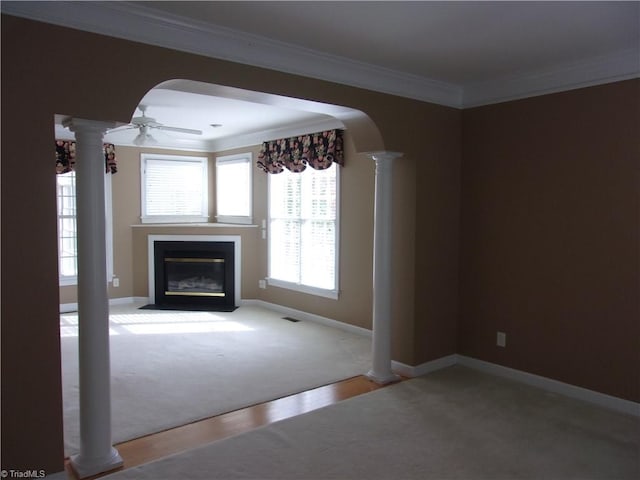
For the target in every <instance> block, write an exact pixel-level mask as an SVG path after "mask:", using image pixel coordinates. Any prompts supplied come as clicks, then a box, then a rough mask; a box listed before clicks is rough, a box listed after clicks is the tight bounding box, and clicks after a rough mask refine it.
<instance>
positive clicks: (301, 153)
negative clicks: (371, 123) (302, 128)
mask: <svg viewBox="0 0 640 480" xmlns="http://www.w3.org/2000/svg"><path fill="white" fill-rule="evenodd" d="M342 133H343V132H342V130H327V131H324V132H318V133H311V134H308V135H299V136H297V137H290V138H281V139H279V140H271V141H269V142H264V143H263V144H262V148H261V149H260V153H259V154H258V160H257V162H256V163H257V165H258V167H260V168H261V169H262V170H264V171H265V172H267V173H280V172H282V171H283V170H284V169H285V168H286V169H288V170H290V171H291V172H294V173H295V172H302V171H303V170H304V169H305V168H307V165H309V166H310V167H311V168H314V169H316V170H324V169H326V168H329V167H330V166H331V164H332V163H333V162H335V163H337V164H338V165H344V153H343V149H342Z"/></svg>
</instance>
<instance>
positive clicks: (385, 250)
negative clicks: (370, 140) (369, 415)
mask: <svg viewBox="0 0 640 480" xmlns="http://www.w3.org/2000/svg"><path fill="white" fill-rule="evenodd" d="M401 155H402V154H401V153H396V152H377V153H373V154H371V155H370V156H371V158H372V159H373V160H375V162H376V187H375V208H374V227H373V340H372V355H373V365H372V367H371V370H369V372H368V373H367V377H369V378H370V379H371V380H373V381H374V382H376V383H379V384H386V383H391V382H395V381H398V380H399V379H400V377H399V376H398V375H396V374H395V373H393V372H392V371H391V288H392V286H391V256H392V254H393V250H392V244H391V233H392V209H391V207H392V195H393V194H392V186H393V171H392V168H393V159H394V158H398V157H400V156H401Z"/></svg>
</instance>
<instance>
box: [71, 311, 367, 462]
mask: <svg viewBox="0 0 640 480" xmlns="http://www.w3.org/2000/svg"><path fill="white" fill-rule="evenodd" d="M61 325H62V326H61V333H62V339H61V346H62V364H63V365H62V374H63V375H62V377H63V400H64V433H65V450H66V453H67V454H71V453H75V452H77V451H78V449H79V430H80V429H79V411H78V410H79V408H78V403H79V399H78V353H77V348H78V338H77V314H73V313H71V314H64V315H62V316H61ZM110 330H111V335H110V340H111V377H112V388H111V390H112V391H111V393H112V425H113V430H112V433H113V441H114V443H118V442H122V441H124V440H129V439H132V438H137V437H140V436H143V435H146V434H149V433H154V432H158V431H162V430H165V429H167V428H171V427H175V426H179V425H184V424H186V423H190V422H193V421H195V420H200V419H202V418H206V417H210V416H213V415H218V414H220V413H225V412H229V411H232V410H236V409H239V408H243V407H247V406H250V405H254V404H256V403H260V402H264V401H267V400H273V399H276V398H280V397H283V396H286V395H290V394H293V393H298V392H301V391H304V390H309V389H311V388H315V387H318V386H321V385H326V384H328V383H332V382H335V381H338V380H343V379H345V378H350V377H353V376H356V375H361V374H363V373H365V372H366V371H368V369H369V368H370V362H371V355H370V350H371V340H370V338H368V337H366V336H361V335H357V334H354V333H349V332H345V331H343V330H339V329H337V328H331V327H327V326H325V325H320V324H317V323H314V322H309V321H300V322H297V323H293V322H290V321H287V320H284V319H283V318H282V315H281V314H279V313H277V312H274V311H271V310H267V309H264V308H258V307H252V306H246V307H240V308H239V309H237V310H236V311H234V312H229V313H217V312H173V311H151V310H138V309H136V308H135V306H132V305H129V306H117V307H113V308H112V309H111V316H110Z"/></svg>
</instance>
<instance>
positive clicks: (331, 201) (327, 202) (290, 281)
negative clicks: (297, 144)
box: [269, 163, 339, 298]
mask: <svg viewBox="0 0 640 480" xmlns="http://www.w3.org/2000/svg"><path fill="white" fill-rule="evenodd" d="M338 197H339V175H338V166H337V165H336V164H335V163H334V164H332V165H331V167H329V168H327V169H326V170H314V169H313V168H311V167H307V169H305V170H304V171H303V172H301V173H291V172H290V171H289V170H286V169H285V171H284V172H282V173H279V174H275V175H274V174H272V175H269V284H272V285H275V286H280V287H284V288H291V289H294V290H299V291H303V292H307V293H312V294H316V295H321V296H326V297H329V298H338V225H339V224H338V209H339V201H338V200H339V198H338Z"/></svg>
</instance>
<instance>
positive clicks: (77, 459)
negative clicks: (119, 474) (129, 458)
mask: <svg viewBox="0 0 640 480" xmlns="http://www.w3.org/2000/svg"><path fill="white" fill-rule="evenodd" d="M122 465H124V461H123V460H122V457H121V456H120V454H119V453H118V451H117V450H116V449H115V448H113V447H111V452H110V454H109V456H108V457H107V458H104V457H102V458H83V457H82V453H80V454H78V455H74V456H72V457H71V467H72V468H73V470H74V471H75V472H76V474H77V475H78V478H87V477H91V476H93V475H96V474H98V473H104V472H109V471H111V470H115V469H116V468H120V467H122Z"/></svg>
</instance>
